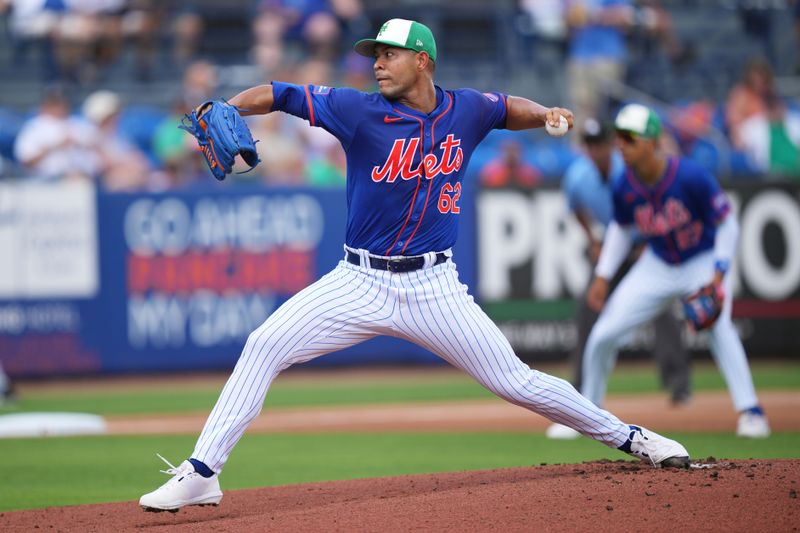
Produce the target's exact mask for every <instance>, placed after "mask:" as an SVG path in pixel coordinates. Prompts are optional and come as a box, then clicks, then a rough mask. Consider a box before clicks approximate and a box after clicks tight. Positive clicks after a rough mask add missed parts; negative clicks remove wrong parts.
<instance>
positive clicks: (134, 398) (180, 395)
mask: <svg viewBox="0 0 800 533" xmlns="http://www.w3.org/2000/svg"><path fill="white" fill-rule="evenodd" d="M555 373H556V374H557V375H561V377H564V373H563V372H558V371H557V372H555ZM753 379H754V381H755V383H756V387H757V388H758V389H759V390H769V389H789V390H792V389H794V390H796V389H800V363H787V362H781V363H758V364H755V365H753ZM692 380H693V386H694V389H695V390H696V391H706V390H724V389H725V382H724V381H723V379H722V376H721V375H720V374H719V372H718V371H717V369H716V367H715V366H714V365H713V364H710V363H703V364H698V365H695V368H694V369H693V372H692ZM221 388H222V383H221V382H220V383H214V384H209V383H206V384H196V385H186V384H182V385H181V386H180V387H173V386H171V385H170V383H169V382H163V384H162V385H159V386H155V387H150V388H148V389H147V391H146V393H144V392H142V391H141V390H136V389H132V388H131V386H124V387H119V388H114V389H111V390H103V391H100V390H95V389H92V388H88V389H87V390H85V391H80V390H72V391H69V392H44V391H41V392H35V393H31V394H23V395H22V397H21V399H20V401H19V403H18V404H17V405H16V406H14V407H12V408H2V407H0V414H2V413H4V412H24V411H75V412H86V413H96V414H100V415H122V414H148V413H182V412H207V411H209V410H210V409H211V407H213V405H214V402H215V401H216V399H217V396H218V395H219V392H220V390H221ZM657 390H658V380H657V376H656V372H655V365H653V366H635V367H627V368H626V367H624V366H622V367H620V368H618V369H617V370H615V372H614V373H613V374H612V376H611V379H610V381H609V394H641V393H647V392H655V391H657ZM490 397H491V394H490V393H489V392H488V391H486V390H485V389H484V388H482V387H481V386H480V385H478V384H477V383H475V382H474V381H472V379H471V378H470V377H469V376H467V375H464V374H453V373H445V374H442V373H436V372H433V373H431V374H430V376H423V377H420V378H418V379H415V380H413V381H411V379H410V378H408V377H407V376H406V377H403V378H394V377H391V376H390V377H387V378H385V379H383V380H382V381H375V379H374V378H372V379H370V380H369V381H356V380H353V379H349V380H346V381H340V380H338V379H337V377H336V374H335V373H331V374H329V375H323V376H321V377H319V378H316V379H314V380H313V381H297V380H292V379H287V380H281V378H280V377H279V378H278V379H277V380H276V381H275V383H274V385H273V386H272V388H271V389H270V391H269V394H268V395H267V400H266V406H267V408H280V407H308V406H319V405H325V406H333V405H357V404H365V403H404V402H432V401H459V400H478V399H486V398H490Z"/></svg>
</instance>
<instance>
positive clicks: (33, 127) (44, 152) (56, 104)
mask: <svg viewBox="0 0 800 533" xmlns="http://www.w3.org/2000/svg"><path fill="white" fill-rule="evenodd" d="M14 157H15V158H16V159H17V161H19V163H20V164H21V165H22V167H23V168H24V169H25V170H26V171H27V172H28V174H29V175H30V177H32V178H36V179H39V180H48V181H52V180H57V179H65V178H66V179H68V178H84V179H91V178H94V177H95V176H96V175H97V174H98V173H99V171H100V165H101V162H100V157H99V155H98V153H97V151H96V149H95V148H94V135H93V129H92V127H91V126H90V125H89V124H87V123H86V122H85V121H83V120H81V119H80V118H77V117H71V116H70V106H69V101H68V100H67V98H66V96H65V95H64V93H63V92H62V91H61V90H60V89H49V90H48V91H47V92H46V93H45V94H44V97H43V98H42V102H41V104H40V106H39V113H38V114H37V115H36V116H34V117H33V118H31V119H30V120H28V121H27V122H26V123H25V124H24V125H23V126H22V130H21V131H20V132H19V135H18V136H17V138H16V140H15V142H14Z"/></svg>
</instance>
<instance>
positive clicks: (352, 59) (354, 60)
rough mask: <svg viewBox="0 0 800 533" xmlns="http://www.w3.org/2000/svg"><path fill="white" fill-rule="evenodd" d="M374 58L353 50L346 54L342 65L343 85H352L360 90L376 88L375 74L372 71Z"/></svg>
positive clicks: (365, 90)
mask: <svg viewBox="0 0 800 533" xmlns="http://www.w3.org/2000/svg"><path fill="white" fill-rule="evenodd" d="M372 64H373V60H371V59H370V58H368V57H364V56H362V55H360V54H357V53H356V52H355V50H351V51H350V52H348V53H347V55H345V56H344V60H343V61H342V65H341V72H342V86H344V87H352V88H353V89H357V90H359V91H364V92H370V91H373V90H375V74H374V73H373V71H372Z"/></svg>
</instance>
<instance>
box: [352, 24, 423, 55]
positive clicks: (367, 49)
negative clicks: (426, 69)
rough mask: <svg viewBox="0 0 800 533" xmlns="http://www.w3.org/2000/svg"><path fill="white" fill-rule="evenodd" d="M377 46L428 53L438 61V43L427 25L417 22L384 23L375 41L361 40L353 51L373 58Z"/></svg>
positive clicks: (354, 46)
mask: <svg viewBox="0 0 800 533" xmlns="http://www.w3.org/2000/svg"><path fill="white" fill-rule="evenodd" d="M376 44H385V45H388V46H396V47H398V48H406V49H408V50H414V51H415V52H427V53H428V55H429V56H430V57H431V60H433V61H434V62H435V61H436V41H435V40H434V39H433V33H431V30H430V28H428V27H427V26H426V25H424V24H422V23H419V22H417V21H415V20H406V19H392V20H388V21H386V22H384V23H383V26H381V29H380V30H379V31H378V35H377V36H376V37H375V38H374V39H361V40H360V41H358V42H357V43H356V44H355V45H353V49H354V50H355V51H356V52H358V53H359V54H361V55H362V56H367V57H373V55H374V53H375V45H376Z"/></svg>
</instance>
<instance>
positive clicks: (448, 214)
mask: <svg viewBox="0 0 800 533" xmlns="http://www.w3.org/2000/svg"><path fill="white" fill-rule="evenodd" d="M272 87H273V91H274V94H275V103H274V104H273V110H280V111H285V112H287V113H290V114H292V115H296V116H298V117H301V118H304V119H306V120H308V122H309V123H310V124H311V125H312V126H318V127H321V128H324V129H326V130H327V131H328V132H330V133H331V134H333V135H334V136H335V137H336V138H337V139H339V141H340V142H341V143H342V146H343V147H344V150H345V152H346V154H347V207H348V213H347V232H346V238H345V241H346V244H347V246H349V247H351V248H361V249H365V250H369V252H370V253H373V254H376V255H382V256H394V255H420V254H424V253H426V252H431V251H440V250H447V249H448V248H451V247H452V246H453V244H455V241H456V236H457V234H458V214H459V213H460V212H461V202H460V197H461V187H462V185H461V184H462V181H463V178H464V173H465V172H466V170H467V164H468V163H469V159H470V157H471V156H472V152H473V151H474V150H475V147H476V146H477V145H478V143H480V141H481V140H483V138H484V137H486V135H487V134H488V133H489V132H490V131H491V130H492V129H494V128H503V127H504V126H505V121H506V95H504V94H501V93H480V92H478V91H476V90H473V89H459V90H454V91H445V90H443V89H441V88H439V87H436V102H437V105H436V109H434V111H433V112H432V113H430V114H426V113H422V112H420V111H417V110H415V109H411V108H410V107H406V106H404V105H403V104H400V103H397V102H391V101H389V100H387V99H386V98H384V97H383V96H382V95H381V94H380V93H369V94H368V93H363V92H360V91H356V90H354V89H347V88H342V89H336V88H331V87H326V86H321V85H292V84H288V83H279V82H273V83H272Z"/></svg>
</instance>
